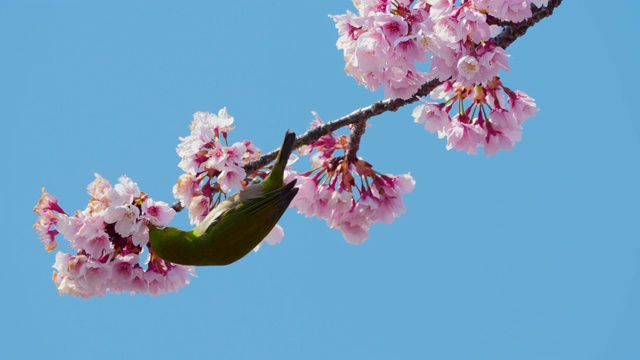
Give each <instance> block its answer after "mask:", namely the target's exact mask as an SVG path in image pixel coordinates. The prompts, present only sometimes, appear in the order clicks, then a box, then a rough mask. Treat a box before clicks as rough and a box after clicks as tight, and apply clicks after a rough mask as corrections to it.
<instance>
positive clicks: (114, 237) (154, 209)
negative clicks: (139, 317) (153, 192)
mask: <svg viewBox="0 0 640 360" xmlns="http://www.w3.org/2000/svg"><path fill="white" fill-rule="evenodd" d="M87 190H88V192H89V195H91V199H90V200H89V204H88V205H87V208H86V209H84V210H82V211H77V212H76V213H75V214H74V215H73V216H70V215H68V214H67V213H66V212H65V211H64V210H62V208H61V207H60V206H59V205H58V201H57V199H56V198H55V197H53V196H51V195H50V194H49V193H47V192H46V191H45V190H44V189H43V193H42V197H41V198H40V201H39V202H38V204H37V205H36V207H35V208H34V212H35V213H36V214H37V215H38V220H37V221H36V224H35V225H34V228H35V229H36V231H38V232H39V233H40V234H41V238H42V239H43V242H44V244H45V249H47V251H51V250H53V249H54V248H55V244H56V242H55V237H56V236H58V235H61V236H63V237H64V238H65V239H67V240H68V241H69V247H70V248H71V249H73V250H74V251H75V254H70V253H65V252H62V251H59V252H58V253H57V255H56V261H55V263H54V265H53V267H54V269H55V270H56V271H55V272H54V273H53V281H54V284H55V285H56V287H57V288H58V291H59V292H60V294H68V295H74V296H80V297H83V298H88V297H93V296H103V295H105V294H107V292H109V291H111V292H113V293H117V294H120V293H123V292H129V293H132V294H135V293H143V292H149V293H151V294H152V295H158V294H162V293H166V292H171V291H177V290H178V289H179V288H181V287H183V286H184V285H186V284H188V283H189V276H187V275H191V276H195V272H194V270H193V268H192V267H189V266H182V265H177V264H172V263H169V262H166V261H164V260H162V259H160V258H159V257H157V256H155V255H154V254H153V252H152V251H151V250H150V248H149V247H148V242H149V234H148V224H152V225H154V226H166V225H167V224H168V223H169V222H170V221H171V220H172V219H173V216H174V215H175V211H174V210H173V209H172V208H171V207H169V205H168V204H166V203H164V202H161V201H153V200H152V199H151V198H150V197H149V196H148V195H147V194H145V193H144V192H142V191H140V189H139V188H138V185H137V184H136V183H134V182H133V181H132V180H131V179H129V178H128V177H126V176H123V177H121V178H120V179H119V181H118V184H116V185H115V186H111V185H110V184H109V182H108V181H107V180H106V179H104V178H102V177H101V176H100V175H98V174H96V179H95V181H93V182H92V183H91V184H90V185H89V186H88V188H87ZM145 249H146V250H145ZM146 251H149V254H148V259H147V261H146V267H145V264H141V263H140V254H142V253H144V252H146Z"/></svg>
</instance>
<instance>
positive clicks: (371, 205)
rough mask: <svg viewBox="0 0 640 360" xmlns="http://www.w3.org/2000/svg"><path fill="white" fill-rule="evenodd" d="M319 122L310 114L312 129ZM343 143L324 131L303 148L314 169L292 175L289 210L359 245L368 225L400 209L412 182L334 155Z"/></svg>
mask: <svg viewBox="0 0 640 360" xmlns="http://www.w3.org/2000/svg"><path fill="white" fill-rule="evenodd" d="M314 115H315V114H314ZM320 123H321V120H320V118H318V117H317V115H316V120H315V121H314V123H313V125H312V126H317V125H319V124H320ZM348 141H349V139H348V137H347V136H344V135H336V134H334V133H330V134H328V135H324V136H322V137H321V138H320V139H318V140H317V141H315V142H314V143H313V144H311V145H310V146H309V147H307V148H306V149H305V152H306V153H310V152H311V151H313V150H315V151H316V152H315V153H314V154H313V155H312V157H311V159H312V162H313V163H314V169H312V170H310V171H308V172H306V173H301V174H297V175H294V176H296V177H297V178H298V183H299V184H300V185H299V188H300V191H299V192H298V195H297V196H296V198H295V199H294V200H293V202H292V203H291V206H292V207H295V208H297V209H298V212H299V213H302V214H304V215H305V216H306V217H311V216H314V215H315V216H316V217H318V218H320V219H324V220H326V221H327V225H328V226H329V227H330V228H332V229H337V230H340V231H341V232H342V235H343V237H344V239H345V240H346V241H347V242H349V243H352V244H359V243H362V242H364V241H365V240H366V239H367V237H368V230H369V228H370V227H371V226H372V225H373V224H374V223H376V222H378V221H379V222H383V223H387V224H389V223H391V222H393V220H394V219H395V218H396V217H398V216H400V215H401V214H403V213H404V212H405V211H406V208H405V206H404V203H403V200H402V196H403V195H404V194H406V193H409V192H411V191H412V190H413V188H414V186H415V181H414V180H413V178H412V177H411V175H410V174H403V175H389V174H387V175H385V174H381V173H379V172H377V171H375V170H374V169H373V166H372V165H371V164H369V163H368V162H366V161H364V160H362V159H355V160H353V161H350V160H348V159H347V158H346V157H345V156H340V157H334V156H333V154H334V152H335V151H336V150H340V149H342V150H344V149H346V148H347V145H348Z"/></svg>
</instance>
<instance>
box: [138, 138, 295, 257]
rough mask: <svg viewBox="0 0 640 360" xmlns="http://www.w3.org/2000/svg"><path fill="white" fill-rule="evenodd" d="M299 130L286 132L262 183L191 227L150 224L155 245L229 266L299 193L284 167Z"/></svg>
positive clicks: (164, 253)
mask: <svg viewBox="0 0 640 360" xmlns="http://www.w3.org/2000/svg"><path fill="white" fill-rule="evenodd" d="M295 140H296V134H295V133H293V132H289V131H287V133H286V134H285V137H284V141H283V142H282V146H281V147H280V151H279V152H278V156H277V157H276V161H275V164H274V165H273V170H271V173H270V174H269V175H268V176H267V177H266V178H265V179H264V181H262V182H261V183H254V184H251V185H249V186H247V187H246V188H245V189H243V190H241V191H240V192H238V193H236V194H234V195H232V196H230V197H228V198H227V199H225V200H224V201H222V202H221V203H220V204H218V206H216V207H215V208H214V209H212V210H211V212H210V213H209V214H208V215H207V216H206V217H205V218H204V220H203V221H202V222H201V223H200V224H199V225H198V226H197V227H196V228H195V229H193V230H191V231H182V230H180V229H176V228H173V227H166V228H163V229H159V228H156V227H154V226H149V242H150V243H151V249H152V250H153V252H154V253H155V254H156V255H158V256H159V257H160V258H162V259H164V260H166V261H170V262H173V263H176V264H182V265H228V264H231V263H233V262H235V261H237V260H240V259H241V258H243V257H244V256H245V255H247V254H248V253H249V252H250V251H251V250H253V249H254V248H255V247H256V246H257V245H258V244H260V242H261V241H262V240H263V239H264V238H265V237H266V236H267V234H269V232H270V231H271V229H273V227H274V226H275V225H276V223H277V222H278V220H279V219H280V217H281V216H282V214H284V212H285V210H286V209H287V207H288V206H289V204H290V203H291V201H292V200H293V198H294V197H295V196H296V194H297V193H298V189H297V188H295V187H294V186H295V183H296V181H295V180H294V181H291V182H290V183H288V184H286V185H285V184H284V169H285V166H286V165H287V160H288V159H289V155H291V152H292V151H293V143H294V142H295Z"/></svg>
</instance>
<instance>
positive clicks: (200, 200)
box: [173, 108, 261, 224]
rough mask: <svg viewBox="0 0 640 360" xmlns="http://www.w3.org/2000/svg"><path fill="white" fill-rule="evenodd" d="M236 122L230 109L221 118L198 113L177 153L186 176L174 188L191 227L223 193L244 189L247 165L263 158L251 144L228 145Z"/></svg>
mask: <svg viewBox="0 0 640 360" xmlns="http://www.w3.org/2000/svg"><path fill="white" fill-rule="evenodd" d="M233 120H234V119H233V117H231V116H230V115H229V114H228V113H227V110H226V108H225V109H221V110H220V111H219V112H218V115H215V114H211V113H208V112H197V113H195V114H194V115H193V121H192V123H191V126H190V128H191V135H189V136H187V137H184V138H180V140H182V142H181V143H180V144H179V145H178V148H177V152H178V156H180V157H181V158H182V160H181V161H180V164H178V166H179V167H180V168H181V169H182V170H183V171H184V174H182V175H181V176H180V178H179V179H178V183H177V184H176V185H175V186H174V187H173V194H174V196H175V197H176V199H178V200H179V201H180V203H181V204H182V206H184V207H185V208H187V209H188V211H189V218H190V220H191V224H199V223H200V222H201V221H202V220H203V219H204V218H205V217H206V216H207V214H208V213H209V210H211V209H212V208H214V207H215V205H217V203H218V202H219V201H220V199H221V197H220V196H221V195H222V194H226V193H229V192H230V191H231V189H232V188H236V189H237V190H240V189H242V188H243V186H245V185H246V182H245V179H246V178H247V173H246V172H245V171H244V169H243V166H244V164H245V163H247V162H249V161H253V160H255V159H257V158H259V157H260V154H261V151H260V149H258V148H256V147H255V146H254V145H253V144H252V143H251V142H250V141H244V142H236V143H234V144H232V145H231V146H229V145H228V143H227V135H228V133H229V132H230V131H231V130H233V126H232V124H233ZM223 142H224V143H223ZM216 195H217V199H216V200H214V197H216Z"/></svg>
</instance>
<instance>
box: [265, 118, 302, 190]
mask: <svg viewBox="0 0 640 360" xmlns="http://www.w3.org/2000/svg"><path fill="white" fill-rule="evenodd" d="M295 142H296V134H295V133H294V132H291V131H288V130H287V133H286V134H285V135H284V140H282V146H280V151H279V152H278V156H277V157H276V162H275V163H274V164H273V169H272V170H271V174H269V178H270V181H272V182H273V183H274V184H279V185H278V187H280V186H282V183H283V182H284V168H285V167H286V166H287V161H289V156H290V155H291V153H292V152H293V143H295Z"/></svg>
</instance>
